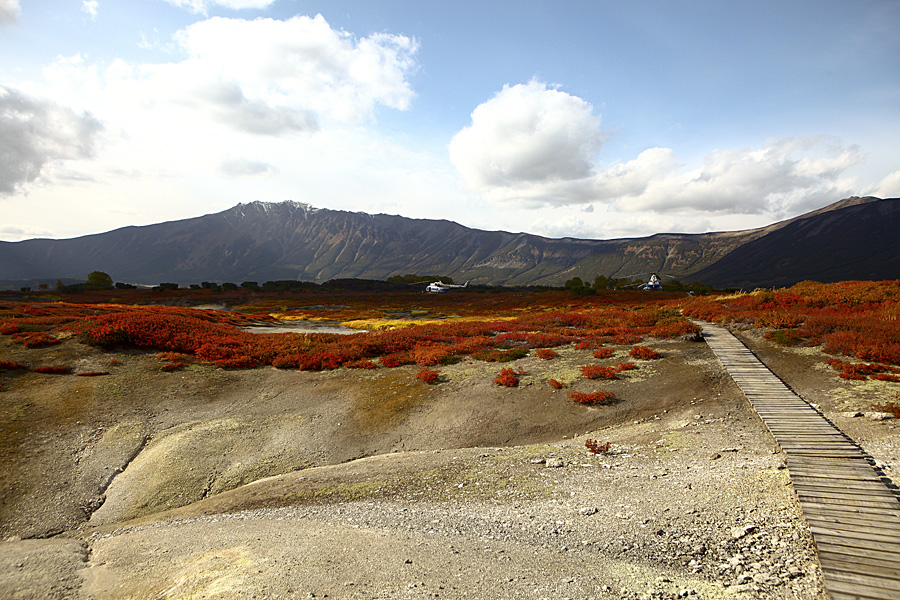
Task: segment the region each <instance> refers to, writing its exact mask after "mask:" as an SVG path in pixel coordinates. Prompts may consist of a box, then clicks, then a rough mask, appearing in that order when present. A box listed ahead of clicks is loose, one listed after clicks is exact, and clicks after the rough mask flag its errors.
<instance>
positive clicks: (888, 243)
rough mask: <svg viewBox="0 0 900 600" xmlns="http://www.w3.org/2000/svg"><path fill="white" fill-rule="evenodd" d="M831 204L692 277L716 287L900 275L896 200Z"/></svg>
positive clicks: (899, 214) (899, 207) (899, 221)
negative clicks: (829, 208)
mask: <svg viewBox="0 0 900 600" xmlns="http://www.w3.org/2000/svg"><path fill="white" fill-rule="evenodd" d="M870 200H874V199H870ZM832 206H833V207H834V208H833V209H832V210H828V211H825V212H820V213H818V214H813V215H811V216H804V218H801V219H794V220H792V221H791V222H787V223H785V224H783V225H782V226H781V227H778V228H776V229H774V230H773V231H771V232H769V233H767V234H766V235H764V236H762V237H759V238H757V239H755V240H751V241H748V242H747V243H745V244H743V245H741V246H740V247H738V248H736V249H735V250H733V251H732V252H731V253H730V254H728V255H727V256H725V257H724V258H722V259H720V260H718V261H716V262H715V263H714V264H712V265H710V266H709V267H706V268H704V269H701V270H699V271H697V272H695V273H694V274H693V275H692V277H695V278H697V279H698V280H700V281H702V282H704V283H708V284H710V285H712V286H715V287H720V288H722V287H773V286H778V287H780V286H788V285H792V284H794V283H796V282H798V281H803V280H804V279H813V280H815V281H821V282H824V283H828V282H834V281H847V280H853V279H863V280H865V279H875V280H877V279H900V199H898V198H891V199H887V200H876V201H869V202H864V203H849V202H846V201H845V203H844V204H842V205H840V206H838V205H832Z"/></svg>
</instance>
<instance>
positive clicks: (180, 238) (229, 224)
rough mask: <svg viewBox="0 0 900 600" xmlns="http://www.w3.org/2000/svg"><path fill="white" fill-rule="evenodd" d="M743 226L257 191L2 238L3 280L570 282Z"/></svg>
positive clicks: (676, 254)
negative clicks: (704, 227)
mask: <svg viewBox="0 0 900 600" xmlns="http://www.w3.org/2000/svg"><path fill="white" fill-rule="evenodd" d="M746 238H747V232H744V233H741V234H730V233H728V234H702V235H676V234H660V235H655V236H652V237H649V238H637V239H624V240H610V241H596V240H577V239H561V240H557V239H548V238H543V237H539V236H535V235H528V234H512V233H506V232H494V231H479V230H476V229H469V228H466V227H463V226H461V225H458V224H456V223H451V222H449V221H432V220H422V219H407V218H404V217H397V216H389V215H368V214H364V213H351V212H343V211H333V210H326V209H316V208H312V207H310V206H309V205H306V204H300V203H296V202H281V203H262V202H252V203H249V204H239V205H238V206H236V207H234V208H231V209H229V210H226V211H224V212H221V213H217V214H212V215H206V216H203V217H197V218H194V219H186V220H183V221H172V222H168V223H160V224H157V225H149V226H145V227H124V228H122V229H116V230H114V231H110V232H107V233H102V234H96V235H89V236H84V237H79V238H74V239H68V240H42V239H36V240H26V241H22V242H0V279H7V280H11V279H20V280H42V279H43V280H48V279H49V280H51V282H52V281H55V280H56V279H57V278H66V277H82V278H83V277H85V276H86V274H87V273H89V272H91V271H94V270H100V271H104V272H106V273H109V274H110V275H112V277H113V278H114V279H115V280H116V281H125V282H131V283H149V284H156V283H159V282H161V281H171V282H178V283H181V284H187V283H198V282H200V281H233V282H241V281H248V280H252V281H260V282H262V281H267V280H279V279H289V280H293V279H299V280H306V281H317V282H322V281H327V280H329V279H334V278H346V277H355V278H365V279H386V278H388V277H391V276H393V275H404V274H407V273H420V274H436V275H446V276H450V277H453V278H455V279H458V280H471V281H473V282H477V283H491V284H508V285H516V284H562V283H563V282H564V281H565V280H566V279H568V278H571V277H573V276H575V275H579V276H581V277H583V278H591V279H592V278H593V277H594V276H595V275H597V274H604V275H608V276H620V277H621V276H623V275H628V274H632V273H641V272H648V271H661V272H666V273H671V274H674V275H680V274H684V273H688V272H690V271H696V270H698V269H700V268H702V267H705V266H707V265H710V264H712V263H713V262H714V261H715V260H717V259H718V258H721V257H722V256H724V255H725V254H726V253H728V252H729V251H730V250H732V249H733V248H734V247H736V246H737V245H739V244H740V243H742V242H744V241H745V240H746Z"/></svg>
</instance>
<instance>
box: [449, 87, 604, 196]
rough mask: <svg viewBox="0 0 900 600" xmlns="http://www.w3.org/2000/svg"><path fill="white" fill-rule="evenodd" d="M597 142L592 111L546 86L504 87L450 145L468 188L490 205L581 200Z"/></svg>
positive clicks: (597, 124) (599, 136) (600, 138)
mask: <svg viewBox="0 0 900 600" xmlns="http://www.w3.org/2000/svg"><path fill="white" fill-rule="evenodd" d="M602 144H603V134H602V133H601V131H600V117H599V116H596V115H594V114H593V107H592V106H591V105H590V104H588V103H587V102H585V101H584V100H582V99H581V98H578V97H576V96H571V95H569V94H567V93H565V92H561V91H559V90H557V89H552V88H548V87H547V85H546V84H543V83H539V82H537V81H531V82H530V83H527V84H519V85H514V86H504V87H503V89H502V90H501V91H500V92H499V93H498V94H497V95H496V96H494V97H493V98H491V99H490V100H488V101H487V102H485V103H483V104H481V105H480V106H478V107H477V108H476V109H475V110H474V111H473V112H472V124H471V125H470V126H468V127H466V128H464V129H463V130H462V131H460V132H459V133H457V134H456V135H455V136H454V137H453V139H452V140H451V142H450V148H449V150H450V160H451V161H452V162H453V164H454V165H455V166H456V168H457V169H458V170H459V172H460V173H461V174H462V176H463V178H464V179H465V181H466V184H467V185H468V186H469V187H470V188H471V189H473V190H476V191H479V192H480V193H482V194H485V195H486V196H488V197H490V198H491V199H494V200H500V201H504V200H507V201H508V200H519V201H530V200H532V199H535V198H537V199H540V200H542V201H545V202H549V203H559V204H564V203H570V202H573V201H575V202H578V201H581V200H582V199H584V186H585V183H589V178H591V176H592V175H593V171H594V163H595V160H596V153H597V151H598V150H599V149H600V147H601V146H602Z"/></svg>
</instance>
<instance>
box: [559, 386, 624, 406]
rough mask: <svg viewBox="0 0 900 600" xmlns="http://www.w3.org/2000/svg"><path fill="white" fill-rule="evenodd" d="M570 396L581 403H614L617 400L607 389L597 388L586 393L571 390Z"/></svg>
mask: <svg viewBox="0 0 900 600" xmlns="http://www.w3.org/2000/svg"><path fill="white" fill-rule="evenodd" d="M568 395H569V398H571V399H572V400H574V401H575V402H578V403H580V404H588V405H593V404H601V405H602V404H612V403H613V402H615V401H616V399H617V398H616V397H615V396H614V395H613V394H612V393H611V392H607V391H606V390H596V391H594V392H590V393H589V394H585V393H584V392H575V391H572V392H569V394H568Z"/></svg>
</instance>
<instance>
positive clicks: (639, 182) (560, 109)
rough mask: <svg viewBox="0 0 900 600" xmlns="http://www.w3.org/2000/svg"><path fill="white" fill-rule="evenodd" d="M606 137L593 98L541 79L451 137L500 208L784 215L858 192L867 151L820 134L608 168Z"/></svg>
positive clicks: (461, 166) (659, 152)
mask: <svg viewBox="0 0 900 600" xmlns="http://www.w3.org/2000/svg"><path fill="white" fill-rule="evenodd" d="M602 143H603V133H602V132H601V131H600V118H599V117H598V116H595V115H594V114H593V111H592V108H591V106H590V104H588V103H587V102H585V101H584V100H582V99H580V98H577V97H575V96H571V95H569V94H565V93H563V92H560V91H558V90H555V89H549V88H547V87H546V86H545V85H543V84H540V83H537V82H534V81H532V82H531V83H528V84H524V85H522V84H520V85H516V86H512V87H510V86H504V88H503V90H501V91H500V92H499V93H498V94H497V95H496V96H494V97H493V98H491V99H490V100H488V101H486V102H485V103H483V104H481V105H479V106H478V107H477V108H476V109H475V110H474V111H473V112H472V124H471V125H470V126H468V127H466V128H464V129H463V130H461V131H460V132H459V133H457V134H456V136H455V137H454V138H453V140H452V141H451V143H450V158H451V161H452V162H453V164H454V165H455V166H456V168H457V170H458V171H459V172H460V174H461V175H462V177H463V179H464V181H465V183H466V185H467V187H468V188H469V189H470V190H472V191H473V192H475V193H478V194H479V195H480V196H481V197H483V198H484V199H486V200H488V201H492V202H495V203H500V204H506V205H514V206H520V207H524V208H538V207H541V206H557V207H559V206H567V205H575V206H577V205H589V204H591V203H613V204H615V205H616V207H617V209H619V210H622V211H627V212H636V211H656V212H676V213H678V212H685V211H700V212H705V213H719V212H722V213H724V212H730V213H743V214H762V213H769V214H772V215H774V216H783V215H785V214H788V213H794V214H797V213H798V211H802V210H808V209H811V208H818V207H819V206H822V205H824V204H826V203H828V202H831V201H834V200H835V199H836V198H840V197H843V195H849V194H852V193H854V182H853V181H852V180H850V179H849V178H848V177H847V176H846V175H845V173H846V172H847V170H848V169H850V168H851V167H853V166H854V165H856V164H857V163H859V162H860V161H861V160H862V154H861V152H860V150H859V149H858V148H856V147H854V146H850V147H844V146H843V145H842V144H841V143H840V141H839V140H836V139H834V138H830V137H825V136H817V137H796V138H784V139H780V140H772V141H769V142H767V143H766V144H765V145H764V146H763V147H761V148H757V149H750V148H745V149H740V150H717V151H713V152H711V153H709V154H708V155H707V156H706V158H705V159H704V161H703V164H702V165H686V164H682V163H681V161H679V159H678V157H677V156H676V153H675V151H674V150H672V149H670V148H650V149H648V150H645V151H643V152H641V153H640V154H639V155H638V156H637V157H636V158H634V159H632V160H630V161H627V162H624V163H614V164H611V165H602V164H601V163H600V162H599V161H598V160H597V157H596V154H597V151H598V150H599V148H600V146H601V145H602Z"/></svg>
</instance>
